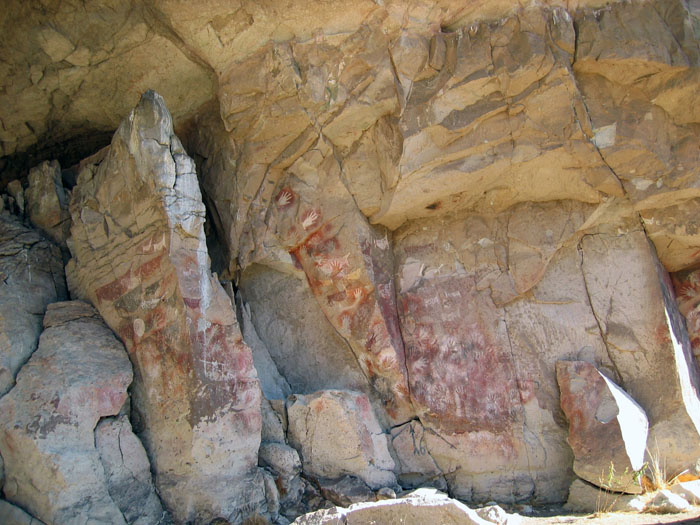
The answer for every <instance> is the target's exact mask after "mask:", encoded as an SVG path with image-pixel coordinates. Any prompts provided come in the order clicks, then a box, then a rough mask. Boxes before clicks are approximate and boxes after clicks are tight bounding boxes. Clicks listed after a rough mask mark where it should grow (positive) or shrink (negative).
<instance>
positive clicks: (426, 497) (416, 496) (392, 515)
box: [294, 489, 491, 525]
mask: <svg viewBox="0 0 700 525" xmlns="http://www.w3.org/2000/svg"><path fill="white" fill-rule="evenodd" d="M294 523H296V524H298V525H317V524H319V525H320V524H324V525H336V524H337V525H341V524H343V525H351V524H357V525H360V524H365V523H382V524H383V523H386V524H388V525H394V524H396V525H398V524H400V523H443V524H445V525H448V524H454V525H457V524H459V525H462V524H473V525H487V524H489V523H491V522H490V521H487V520H484V519H483V518H481V517H479V515H478V514H477V513H476V512H475V511H474V510H472V509H470V508H469V507H467V506H466V505H464V504H463V503H460V502H459V501H457V500H454V499H450V498H449V497H448V496H447V495H445V494H442V493H440V492H435V491H429V490H425V489H423V490H418V491H415V492H412V493H411V494H409V495H408V496H406V497H405V498H401V499H393V500H383V501H378V502H376V503H356V504H354V505H350V506H349V507H348V508H342V507H335V508H332V509H328V510H319V511H317V512H314V513H311V514H307V515H305V516H301V517H300V518H298V519H296V520H295V521H294Z"/></svg>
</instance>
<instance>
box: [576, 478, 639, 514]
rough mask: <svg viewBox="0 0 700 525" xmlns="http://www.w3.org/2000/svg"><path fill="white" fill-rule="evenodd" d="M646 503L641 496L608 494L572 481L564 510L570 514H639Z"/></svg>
mask: <svg viewBox="0 0 700 525" xmlns="http://www.w3.org/2000/svg"><path fill="white" fill-rule="evenodd" d="M645 507H646V501H645V500H644V498H643V497H641V496H635V495H632V494H620V493H619V492H608V491H606V490H601V489H600V488H599V487H596V486H594V485H591V484H589V483H586V482H585V481H581V480H580V479H577V480H574V482H573V483H572V484H571V487H570V489H569V499H568V500H567V502H566V505H564V508H565V509H566V510H568V511H570V512H582V513H593V512H641V511H643V510H644V508H645Z"/></svg>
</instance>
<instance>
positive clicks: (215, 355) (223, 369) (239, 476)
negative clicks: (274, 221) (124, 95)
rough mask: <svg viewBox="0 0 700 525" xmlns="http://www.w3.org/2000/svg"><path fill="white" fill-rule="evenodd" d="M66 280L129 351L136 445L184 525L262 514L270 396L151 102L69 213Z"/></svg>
mask: <svg viewBox="0 0 700 525" xmlns="http://www.w3.org/2000/svg"><path fill="white" fill-rule="evenodd" d="M70 208H71V215H72V220H73V227H72V230H71V231H72V254H73V259H72V260H71V262H70V263H69V266H68V280H69V285H70V286H71V290H72V292H73V293H75V294H79V295H81V296H83V297H87V298H89V299H90V301H91V302H92V303H93V304H94V305H95V306H96V308H97V309H98V310H99V311H100V313H101V314H102V316H103V317H104V319H105V321H106V322H107V324H109V326H110V327H111V328H112V329H113V330H114V331H115V332H116V333H117V334H118V335H119V337H120V338H121V339H122V340H123V341H124V344H125V345H126V347H127V350H128V351H129V356H130V357H131V360H132V363H133V365H134V373H135V378H134V385H133V387H132V388H133V391H132V394H133V401H134V402H133V408H134V410H135V414H136V417H137V421H138V425H137V431H138V432H139V434H140V435H141V436H142V438H143V439H144V444H145V446H146V450H147V451H148V453H149V457H150V458H151V464H152V467H153V470H154V473H155V479H156V485H157V487H158V490H159V493H160V495H161V497H162V498H163V501H164V503H165V505H166V507H167V509H168V510H169V511H170V512H171V513H172V515H173V518H174V519H175V520H177V521H179V522H185V521H190V520H197V521H203V520H206V519H213V518H217V517H224V518H226V519H231V520H240V519H242V518H243V517H245V516H246V515H247V514H250V513H253V512H255V511H256V509H258V507H259V506H262V505H263V502H264V492H263V479H262V475H261V473H260V472H259V471H258V470H257V451H258V446H259V443H260V427H261V416H260V386H259V384H258V380H257V377H256V374H255V369H254V368H253V362H252V358H251V353H250V349H249V348H248V347H247V346H246V345H245V343H244V342H243V341H242V339H241V334H240V331H239V328H238V323H237V321H236V316H235V314H234V310H233V307H232V304H231V301H230V299H229V298H228V296H227V295H226V293H225V292H224V290H223V288H222V287H221V285H220V284H219V283H218V281H217V280H216V277H215V276H212V274H211V273H210V270H209V259H208V256H207V249H206V242H205V238H204V231H203V228H202V225H203V222H204V206H203V204H202V201H201V195H200V192H199V187H198V185H197V177H196V175H195V171H194V163H193V161H192V160H191V159H190V158H189V157H188V156H187V155H186V153H185V151H184V149H183V148H182V146H181V144H180V141H179V140H178V139H177V137H176V136H175V135H174V134H173V128H172V119H171V116H170V114H169V113H168V110H167V109H166V107H165V103H164V101H163V99H162V98H161V97H160V96H159V95H157V94H156V93H154V92H147V93H146V94H145V95H144V96H143V97H142V99H141V101H140V103H139V104H138V106H137V107H136V108H135V109H134V110H133V111H132V113H131V114H130V115H129V117H128V118H127V119H126V120H124V122H123V123H122V125H121V126H120V128H119V130H118V131H117V133H116V135H115V137H114V139H113V141H112V144H111V146H110V150H109V153H108V154H107V156H106V158H105V159H104V161H102V163H101V164H100V165H99V166H98V167H96V166H89V167H86V168H85V169H84V170H83V171H82V172H81V174H80V176H79V178H78V184H77V186H76V187H75V189H74V190H73V199H72V201H71V207H70Z"/></svg>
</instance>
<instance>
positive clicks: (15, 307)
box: [0, 214, 67, 396]
mask: <svg viewBox="0 0 700 525" xmlns="http://www.w3.org/2000/svg"><path fill="white" fill-rule="evenodd" d="M0 275H1V276H2V279H1V280H0V396H2V395H3V394H5V393H6V392H7V391H8V390H9V389H10V388H12V385H14V382H15V379H14V378H15V375H16V374H17V372H18V371H19V369H20V367H21V366H22V365H23V364H24V363H25V362H26V361H27V359H29V356H31V355H32V352H33V351H34V349H35V348H36V345H37V342H38V341H39V336H40V335H41V319H42V316H43V315H44V312H45V311H46V306H47V305H48V304H49V303H53V302H55V301H60V300H63V299H65V298H66V295H67V290H66V284H65V278H64V276H63V262H62V260H61V253H60V251H59V250H58V248H56V246H54V245H53V244H51V243H50V242H49V241H47V240H46V239H45V238H43V237H42V236H41V235H40V234H39V233H38V232H37V231H35V230H32V229H31V228H28V227H27V226H25V225H24V224H22V222H20V221H19V219H17V218H15V217H12V216H10V215H7V214H5V215H0Z"/></svg>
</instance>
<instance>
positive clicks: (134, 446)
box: [95, 416, 170, 525]
mask: <svg viewBox="0 0 700 525" xmlns="http://www.w3.org/2000/svg"><path fill="white" fill-rule="evenodd" d="M95 446H96V447H97V451H98V453H99V454H100V461H101V462H102V467H103V468H104V472H105V479H106V481H107V490H108V491H109V495H110V497H111V498H112V500H113V501H114V502H115V503H116V504H117V506H118V507H119V510H121V512H122V515H123V516H124V519H125V520H126V522H127V523H128V524H134V525H152V524H163V523H170V521H169V519H168V516H167V514H166V513H165V512H164V511H163V506H162V505H161V503H160V499H158V495H157V494H156V492H155V489H154V487H153V480H152V479H151V465H150V463H149V462H148V457H147V456H146V451H145V450H144V448H143V445H142V444H141V441H139V439H138V438H137V437H136V436H135V435H134V433H133V432H132V430H131V423H129V419H128V418H127V417H126V416H119V417H117V418H104V419H102V421H100V423H99V424H98V425H97V427H96V428H95Z"/></svg>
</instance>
